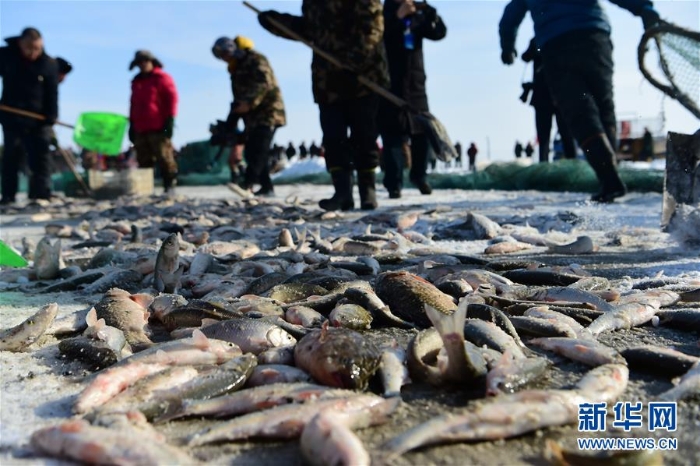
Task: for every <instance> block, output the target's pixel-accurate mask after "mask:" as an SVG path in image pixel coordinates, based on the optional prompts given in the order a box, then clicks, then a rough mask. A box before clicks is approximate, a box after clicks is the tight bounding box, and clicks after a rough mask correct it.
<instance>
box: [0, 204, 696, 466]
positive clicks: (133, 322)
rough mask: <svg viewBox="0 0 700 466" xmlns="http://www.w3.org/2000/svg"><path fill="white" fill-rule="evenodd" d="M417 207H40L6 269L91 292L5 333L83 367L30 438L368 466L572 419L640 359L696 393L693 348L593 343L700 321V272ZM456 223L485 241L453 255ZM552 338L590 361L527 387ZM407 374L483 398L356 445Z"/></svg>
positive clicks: (153, 454) (94, 454)
mask: <svg viewBox="0 0 700 466" xmlns="http://www.w3.org/2000/svg"><path fill="white" fill-rule="evenodd" d="M77 211H78V209H76V212H77ZM432 213H434V212H431V211H415V210H413V211H407V212H398V213H396V212H393V213H392V212H379V213H375V214H371V215H368V216H364V217H359V218H355V217H348V216H349V215H357V214H337V213H322V212H320V211H318V210H317V209H314V208H311V207H309V206H305V205H303V204H300V203H299V202H295V201H294V200H288V202H286V203H281V202H275V201H269V200H265V201H260V200H242V201H206V202H205V201H198V202H196V201H185V200H182V199H156V200H155V201H154V202H152V203H147V204H136V203H134V204H130V203H128V202H124V203H123V204H121V205H117V206H116V207H111V208H108V209H104V210H102V211H99V210H90V211H87V212H80V213H79V214H77V218H75V219H73V220H72V222H69V221H66V222H64V223H49V224H48V225H47V226H46V236H45V237H44V238H43V239H42V240H41V241H40V242H39V243H38V244H37V245H36V247H34V246H33V245H32V244H31V242H30V241H28V240H27V241H24V246H25V251H24V254H25V257H28V258H30V259H32V260H33V265H32V267H30V268H28V269H24V270H4V271H1V272H0V282H6V286H5V288H6V289H11V288H13V287H14V288H15V289H19V290H22V291H25V292H27V293H35V294H41V293H60V292H70V293H75V294H77V295H80V296H82V297H84V298H85V299H86V300H89V301H91V302H92V303H93V305H92V306H90V307H89V308H86V309H85V310H83V311H80V312H76V313H73V314H69V315H66V316H63V317H61V318H57V317H56V316H57V314H58V313H59V308H58V305H57V304H55V303H52V304H48V305H47V306H45V307H43V308H42V309H41V310H39V312H38V313H37V314H36V315H35V316H33V317H31V318H30V319H28V320H27V321H25V322H23V323H22V324H20V325H18V326H17V327H15V328H12V329H8V330H5V331H3V332H1V333H0V350H5V351H23V350H26V349H27V348H28V347H30V346H31V345H32V344H34V343H35V342H36V341H37V340H39V339H40V338H42V337H43V336H44V335H50V336H51V338H54V339H55V340H57V350H58V351H59V352H60V354H61V355H62V357H63V358H65V359H66V360H70V361H81V362H82V363H83V364H84V365H85V367H86V369H88V370H90V371H92V372H93V373H92V374H91V375H90V376H88V377H87V378H86V379H85V380H84V381H83V382H82V384H83V385H82V389H81V392H80V394H79V395H78V396H77V398H76V399H75V401H74V403H73V412H74V415H75V416H74V417H73V418H71V419H69V420H66V421H64V422H62V423H60V424H58V425H56V426H51V427H47V428H43V429H40V430H38V431H36V432H34V434H33V435H32V437H31V445H32V447H33V448H34V449H35V451H36V453H37V454H42V455H48V456H56V457H65V458H70V459H74V460H78V461H83V462H87V463H94V464H196V463H198V461H199V460H198V459H197V458H198V457H197V453H198V449H200V448H203V447H204V446H205V445H210V444H217V443H224V442H235V441H240V440H244V439H250V438H276V439H298V441H299V442H300V445H301V452H302V454H303V455H304V458H305V459H306V460H307V461H308V462H309V463H310V464H314V465H367V464H370V463H371V462H374V463H376V464H379V463H382V462H384V461H390V460H391V459H392V458H395V457H397V456H398V455H403V454H405V453H407V452H409V451H411V450H414V449H417V448H420V447H425V446H430V445H436V444H442V443H450V442H463V441H471V442H473V441H484V440H494V439H505V438H510V437H515V436H520V435H523V434H526V433H529V432H533V431H535V430H538V429H542V428H546V427H553V426H560V425H566V424H572V423H575V422H576V420H577V415H578V405H579V404H580V403H597V402H607V403H608V404H610V403H614V402H615V401H616V400H618V399H619V398H620V396H621V395H622V393H623V392H624V391H625V389H626V388H627V383H628V379H629V377H630V369H631V370H633V371H645V370H647V369H648V368H649V365H650V364H653V365H658V366H661V367H663V371H664V374H665V375H666V376H667V377H669V378H672V377H680V380H679V381H678V383H677V384H676V385H675V387H674V388H672V389H670V390H668V391H665V392H663V393H659V394H658V395H657V398H658V399H659V400H673V401H678V400H682V399H685V398H689V397H692V396H697V395H699V394H700V358H699V357H697V356H694V355H692V354H684V353H681V352H679V351H675V350H672V349H668V348H659V347H654V346H639V347H631V348H626V349H625V350H623V351H618V350H616V349H614V348H613V347H611V346H608V345H607V344H605V343H604V342H603V341H601V339H600V337H601V336H604V335H607V334H610V333H611V332H616V331H624V330H629V329H631V328H633V327H637V326H642V325H648V324H649V325H653V326H672V327H677V328H680V329H682V330H683V331H691V332H699V331H700V307H699V306H698V302H700V280H698V279H693V278H687V279H683V278H676V279H670V278H665V277H657V278H654V279H637V280H634V279H631V278H625V279H620V280H611V279H607V278H604V277H602V276H596V275H593V274H592V273H591V272H589V271H587V270H586V269H585V268H584V267H581V266H576V265H549V266H548V265H545V264H544V263H543V262H541V261H540V260H537V259H538V258H541V259H542V260H544V259H545V258H546V259H549V260H550V261H551V262H553V263H556V262H557V260H556V259H557V258H559V259H562V260H560V261H559V262H560V263H570V262H571V259H570V257H568V256H576V257H579V256H581V255H583V254H595V253H596V251H598V250H599V248H600V246H599V245H597V244H595V243H594V241H593V240H592V239H591V238H590V237H588V236H578V237H573V236H572V237H567V234H566V233H563V232H561V231H559V232H555V233H556V234H552V235H550V234H549V233H548V230H547V231H543V232H540V231H539V230H537V229H535V228H533V227H532V226H529V225H524V226H523V225H517V224H500V223H496V222H494V221H493V220H491V219H489V218H487V217H485V216H484V215H481V214H479V213H477V212H468V213H467V214H466V218H460V219H457V220H455V221H453V222H441V221H438V219H439V216H438V217H432V216H431V214H432ZM349 220H352V222H350V221H349ZM555 220H558V221H562V222H565V223H566V221H575V218H574V217H572V216H566V215H562V216H559V217H557V219H555ZM70 223H73V224H74V225H73V226H71V225H70ZM526 223H527V222H526ZM550 223H551V222H550ZM348 224H350V227H348ZM419 224H420V226H421V229H423V230H424V231H425V230H426V228H427V230H431V231H432V232H433V233H435V235H434V238H440V239H441V240H442V241H441V242H436V240H434V239H431V238H430V237H429V235H428V234H425V233H421V232H419V231H418V230H419V229H418V228H417V226H418V225H419ZM547 225H549V224H547ZM354 228H356V229H357V230H354ZM547 228H548V227H547ZM324 230H325V231H324ZM293 232H294V234H293ZM56 237H57V238H58V239H54V238H56ZM552 237H555V238H557V241H555V240H553V239H551V238H552ZM567 238H568V241H567V240H566V239H567ZM562 239H564V240H565V241H562ZM450 241H482V242H484V244H485V249H484V251H483V255H467V254H459V253H454V252H450V248H449V242H450ZM526 249H527V250H530V251H529V254H528V255H518V256H517V259H509V258H507V257H504V255H505V254H508V253H513V252H519V251H523V250H526ZM697 353H699V354H700V348H699V349H698V351H697ZM554 354H558V355H560V356H561V357H564V358H567V359H570V360H573V361H577V362H580V363H582V364H583V365H585V366H589V367H590V368H591V369H590V371H589V372H588V373H587V374H585V375H584V376H583V378H581V379H580V381H579V382H578V383H576V385H575V386H573V387H570V388H568V389H564V388H559V389H554V388H542V386H541V385H542V384H541V382H542V380H543V377H545V375H546V374H547V373H548V371H550V370H551V366H552V361H558V360H559V359H557V357H556V356H553V355H554ZM409 383H414V384H425V385H426V386H432V387H434V388H433V389H434V390H442V389H450V390H468V391H472V392H476V393H479V394H480V395H479V397H478V399H477V400H474V401H473V402H470V403H469V404H468V405H467V406H466V407H465V408H464V409H460V410H457V411H454V412H451V413H450V414H449V415H442V416H438V417H436V418H434V419H432V420H430V421H428V422H426V423H423V424H419V425H416V426H415V427H413V428H411V429H409V430H408V431H406V432H403V433H400V434H398V435H397V436H395V437H394V438H392V439H390V440H389V441H387V442H386V443H385V444H384V445H383V447H382V448H380V449H379V450H378V451H377V452H370V451H368V449H367V448H365V446H364V445H363V442H362V441H361V439H360V438H359V437H358V436H357V434H356V433H355V431H357V430H359V429H364V428H368V427H371V426H377V425H380V424H384V423H387V422H391V419H392V415H395V413H397V412H400V411H401V410H402V409H403V403H404V402H403V401H402V398H401V390H402V387H404V386H405V385H407V384H409ZM538 384H539V385H538ZM534 385H537V386H538V387H539V388H533V387H532V386H534ZM186 418H197V419H200V418H208V419H211V420H210V421H209V422H207V423H206V425H205V427H203V428H199V429H198V430H195V431H193V432H190V433H188V434H187V435H185V436H183V437H181V438H177V439H173V438H170V439H166V438H165V437H164V436H163V434H162V433H160V432H159V430H157V429H156V426H162V425H165V424H168V425H173V424H176V423H183V422H184V420H185V419H186ZM144 439H147V441H144Z"/></svg>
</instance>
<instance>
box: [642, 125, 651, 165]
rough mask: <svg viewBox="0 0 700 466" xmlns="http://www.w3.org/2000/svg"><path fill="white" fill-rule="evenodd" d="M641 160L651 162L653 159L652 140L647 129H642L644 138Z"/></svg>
mask: <svg viewBox="0 0 700 466" xmlns="http://www.w3.org/2000/svg"><path fill="white" fill-rule="evenodd" d="M640 155H641V159H642V160H646V161H647V162H651V161H652V160H653V159H654V138H653V137H652V135H651V131H649V128H644V136H643V137H642V152H641V154H640Z"/></svg>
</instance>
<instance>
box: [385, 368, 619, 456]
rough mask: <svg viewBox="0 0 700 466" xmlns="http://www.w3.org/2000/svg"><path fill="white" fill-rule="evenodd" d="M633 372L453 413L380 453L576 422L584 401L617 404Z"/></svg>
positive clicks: (596, 372)
mask: <svg viewBox="0 0 700 466" xmlns="http://www.w3.org/2000/svg"><path fill="white" fill-rule="evenodd" d="M628 379H629V370H628V369H627V366H625V365H621V364H608V365H604V366H600V367H597V368H595V369H593V370H591V371H589V372H588V373H587V374H586V375H585V376H584V377H583V378H582V379H581V380H579V382H578V383H577V384H576V386H575V387H574V389H573V390H526V391H522V392H517V393H513V394H510V395H500V396H497V397H494V398H491V399H490V401H488V402H484V403H482V404H480V405H478V406H476V407H475V408H473V409H471V410H468V411H466V412H462V413H455V412H450V413H449V414H445V415H442V416H438V417H435V418H433V419H431V420H429V421H427V422H425V423H423V424H419V425H417V426H416V427H413V428H411V429H409V430H408V431H406V432H404V433H403V434H400V435H398V436H397V437H394V438H393V439H391V440H389V441H388V442H386V443H384V445H383V446H382V447H380V449H381V450H382V451H383V455H384V459H385V460H390V459H392V458H396V457H397V456H399V455H402V454H403V453H405V452H407V451H410V450H414V449H416V448H419V447H425V446H430V445H436V444H443V443H455V442H465V441H481V440H496V439H504V438H510V437H515V436H518V435H522V434H525V433H528V432H532V431H535V430H537V429H542V428H544V427H553V426H559V425H566V424H571V423H574V422H576V421H577V420H578V413H579V408H578V406H579V403H599V402H600V403H602V402H606V403H607V402H612V401H614V400H616V399H617V398H618V397H619V396H620V395H621V394H622V393H623V392H624V390H625V389H626V388H627V382H628Z"/></svg>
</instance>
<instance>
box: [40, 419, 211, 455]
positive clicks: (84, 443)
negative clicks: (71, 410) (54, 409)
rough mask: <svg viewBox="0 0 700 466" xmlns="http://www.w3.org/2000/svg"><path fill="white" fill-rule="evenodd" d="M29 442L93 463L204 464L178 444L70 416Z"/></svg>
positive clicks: (57, 453) (48, 452) (47, 449)
mask: <svg viewBox="0 0 700 466" xmlns="http://www.w3.org/2000/svg"><path fill="white" fill-rule="evenodd" d="M30 444H31V446H32V447H33V448H35V449H36V450H38V451H40V452H42V453H46V454H48V455H51V456H55V457H60V458H67V459H71V460H75V461H79V462H82V463H90V464H123V465H127V464H128V465H137V464H172V465H175V464H181V465H196V464H201V463H200V462H199V461H198V460H197V459H195V458H193V457H191V456H189V455H188V454H187V453H185V452H183V451H182V450H180V449H179V448H177V447H174V446H172V445H169V444H167V443H166V442H164V441H158V440H156V439H155V438H153V437H148V438H143V436H141V435H138V434H136V433H134V432H131V431H123V430H116V429H109V428H105V427H97V426H91V425H90V424H89V423H88V422H87V421H84V420H82V419H71V420H68V421H64V422H62V423H60V424H58V425H56V426H50V427H45V428H42V429H39V430H37V431H35V432H34V433H32V435H31V438H30Z"/></svg>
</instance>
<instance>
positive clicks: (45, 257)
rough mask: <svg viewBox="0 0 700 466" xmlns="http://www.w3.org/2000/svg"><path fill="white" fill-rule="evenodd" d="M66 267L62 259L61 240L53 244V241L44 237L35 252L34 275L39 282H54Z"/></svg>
mask: <svg viewBox="0 0 700 466" xmlns="http://www.w3.org/2000/svg"><path fill="white" fill-rule="evenodd" d="M63 267H65V264H64V263H63V258H62V249H61V240H60V239H58V240H56V242H55V243H53V244H51V239H50V238H49V237H48V236H44V237H43V238H42V239H41V241H39V244H37V245H36V250H35V252H34V274H35V275H36V278H37V280H52V279H54V278H57V277H58V271H59V270H60V269H62V268H63Z"/></svg>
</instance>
